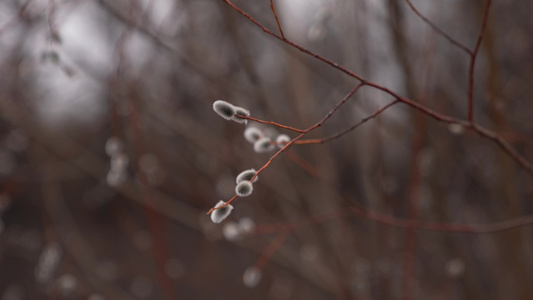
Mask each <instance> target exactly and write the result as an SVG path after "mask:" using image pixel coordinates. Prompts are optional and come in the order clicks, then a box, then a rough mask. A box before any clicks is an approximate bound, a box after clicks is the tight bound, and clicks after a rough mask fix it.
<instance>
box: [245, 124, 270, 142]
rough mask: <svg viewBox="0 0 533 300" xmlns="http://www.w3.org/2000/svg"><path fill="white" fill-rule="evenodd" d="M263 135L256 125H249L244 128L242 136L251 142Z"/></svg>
mask: <svg viewBox="0 0 533 300" xmlns="http://www.w3.org/2000/svg"><path fill="white" fill-rule="evenodd" d="M264 136H265V135H264V134H263V131H261V129H259V128H257V127H253V126H250V127H248V128H246V129H245V130H244V138H245V139H246V140H247V141H248V142H250V143H252V144H253V143H255V142H257V141H258V140H259V139H261V138H262V137H264Z"/></svg>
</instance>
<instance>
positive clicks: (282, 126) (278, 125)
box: [239, 116, 305, 133]
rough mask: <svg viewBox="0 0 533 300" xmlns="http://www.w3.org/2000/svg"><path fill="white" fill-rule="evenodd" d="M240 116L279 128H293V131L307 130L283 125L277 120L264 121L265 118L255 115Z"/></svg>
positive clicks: (301, 131)
mask: <svg viewBox="0 0 533 300" xmlns="http://www.w3.org/2000/svg"><path fill="white" fill-rule="evenodd" d="M239 118H243V119H247V120H251V121H255V122H257V123H263V124H269V125H273V126H276V127H279V128H284V129H288V130H292V131H294V132H298V133H303V132H305V130H302V129H298V128H294V127H290V126H286V125H282V124H279V123H276V122H272V121H264V120H260V119H256V118H253V117H250V116H239Z"/></svg>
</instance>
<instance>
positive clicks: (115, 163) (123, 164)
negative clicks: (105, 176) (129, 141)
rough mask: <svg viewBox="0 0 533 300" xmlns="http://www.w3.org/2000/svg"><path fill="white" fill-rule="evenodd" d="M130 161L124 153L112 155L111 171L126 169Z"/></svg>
mask: <svg viewBox="0 0 533 300" xmlns="http://www.w3.org/2000/svg"><path fill="white" fill-rule="evenodd" d="M129 162H130V159H129V158H128V155H127V154H126V153H114V154H112V155H111V169H120V170H124V169H126V168H127V167H128V163H129Z"/></svg>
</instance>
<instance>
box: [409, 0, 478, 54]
mask: <svg viewBox="0 0 533 300" xmlns="http://www.w3.org/2000/svg"><path fill="white" fill-rule="evenodd" d="M405 2H407V4H408V5H409V7H410V8H411V10H412V11H413V12H414V13H415V14H416V15H417V16H418V17H419V18H420V19H422V21H424V22H425V23H426V24H427V25H429V27H431V29H433V30H434V31H436V32H437V33H438V34H440V35H441V36H442V37H443V38H445V39H447V40H448V42H450V43H451V44H452V45H454V46H456V47H458V48H459V49H461V50H463V51H464V52H466V53H468V55H470V56H471V55H472V50H470V49H468V48H467V47H466V46H465V45H463V44H461V43H460V42H458V41H456V40H455V39H454V38H452V37H451V36H450V35H448V34H447V33H446V32H444V31H443V30H442V29H440V28H439V26H437V25H435V24H434V23H433V22H431V21H430V20H429V19H428V18H426V17H425V16H424V15H423V14H422V13H421V12H420V11H419V10H418V9H416V7H415V6H414V5H413V3H412V2H411V0H405Z"/></svg>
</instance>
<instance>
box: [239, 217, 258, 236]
mask: <svg viewBox="0 0 533 300" xmlns="http://www.w3.org/2000/svg"><path fill="white" fill-rule="evenodd" d="M237 227H238V230H239V232H240V233H243V234H248V233H250V232H252V231H253V230H254V229H255V222H254V220H252V219H251V218H248V217H244V218H242V219H240V220H239V223H237Z"/></svg>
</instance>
